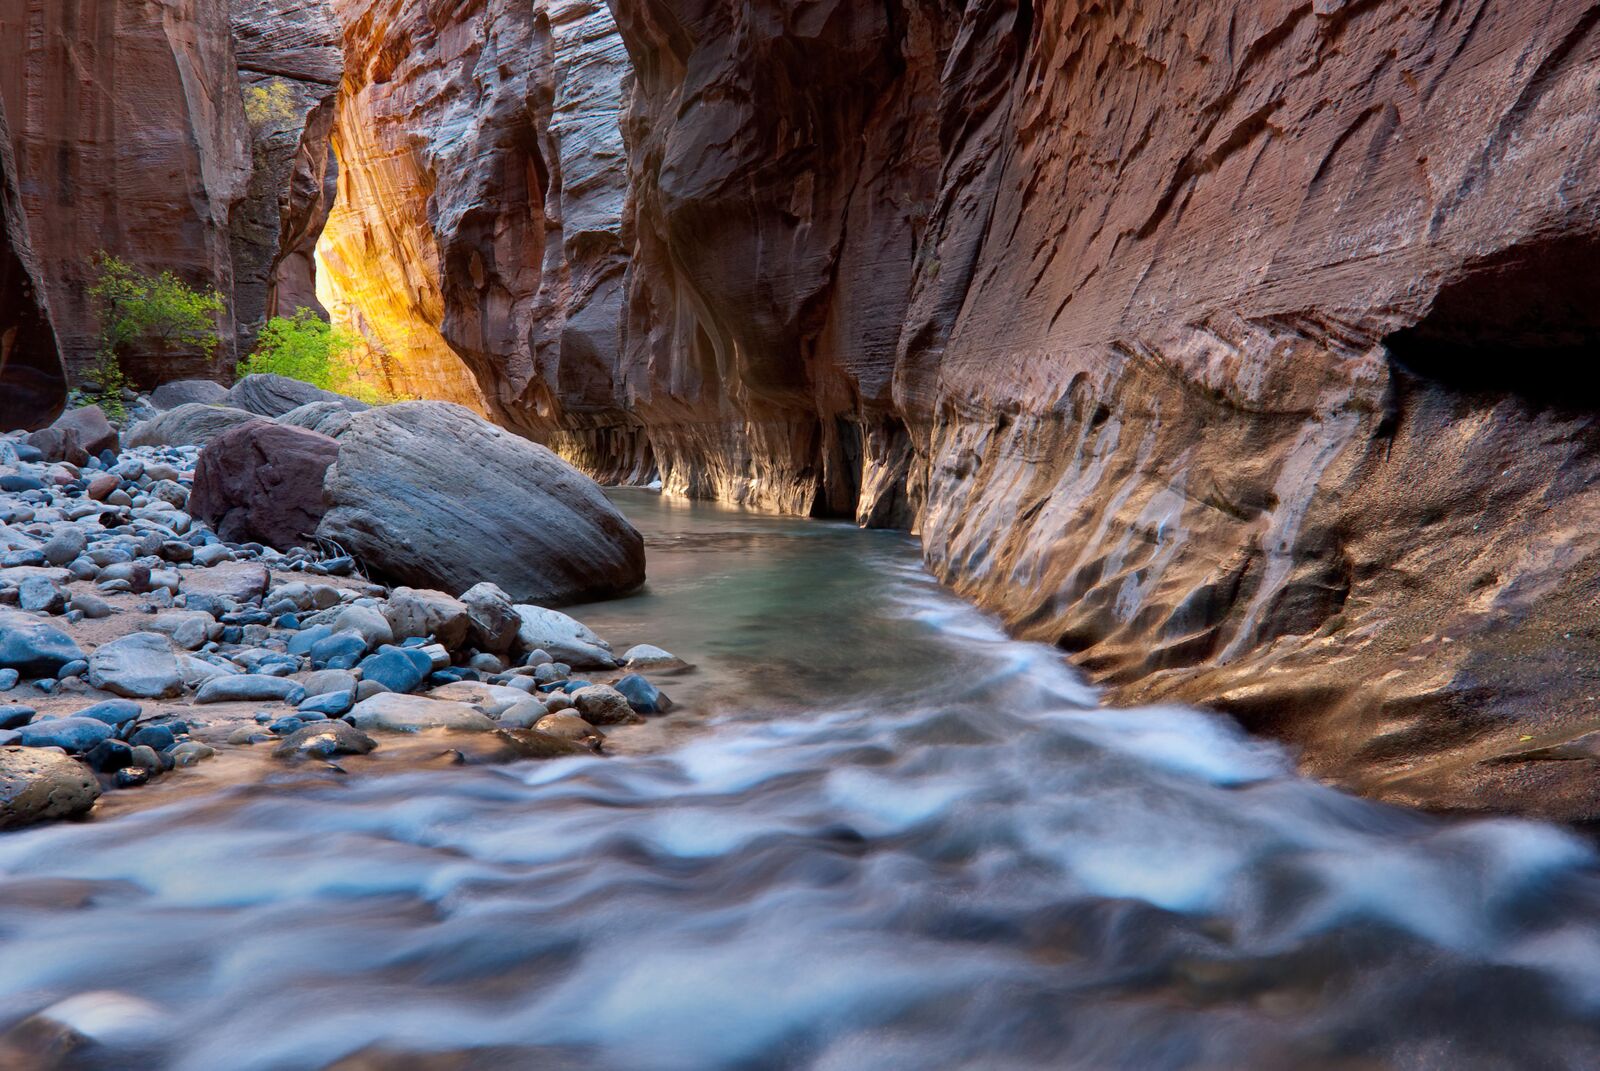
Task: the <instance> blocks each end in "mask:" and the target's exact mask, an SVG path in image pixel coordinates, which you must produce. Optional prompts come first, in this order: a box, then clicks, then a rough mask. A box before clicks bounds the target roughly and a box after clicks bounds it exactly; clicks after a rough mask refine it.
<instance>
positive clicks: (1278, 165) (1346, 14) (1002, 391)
mask: <svg viewBox="0 0 1600 1071" xmlns="http://www.w3.org/2000/svg"><path fill="white" fill-rule="evenodd" d="M617 11H618V21H619V25H620V27H621V30H622V33H623V36H624V38H625V39H626V40H627V42H628V45H629V49H630V53H631V54H632V55H633V56H634V57H635V60H636V63H637V66H638V71H639V74H638V81H637V85H636V90H635V94H634V97H633V100H632V104H631V107H630V111H629V117H628V124H627V132H628V136H629V148H630V155H631V160H632V165H633V169H634V182H635V188H634V191H633V205H634V208H635V216H634V218H633V221H632V223H633V233H634V236H635V244H634V260H633V264H632V266H631V268H630V280H629V324H628V326H629V331H628V333H627V344H626V352H625V355H624V359H623V361H622V364H621V366H620V368H619V370H618V372H617V381H618V383H619V384H620V389H621V392H622V394H623V395H624V396H626V397H630V398H633V399H635V400H636V401H637V405H636V412H637V414H638V416H639V418H640V419H641V420H642V421H643V422H644V424H645V426H646V438H647V440H648V444H649V448H650V450H651V452H652V454H653V457H654V460H655V462H656V463H657V464H658V465H659V466H660V468H661V473H662V476H663V478H664V480H665V482H666V485H667V486H668V488H669V489H675V490H678V491H683V492H687V493H693V494H702V495H714V496H716V497H721V498H725V499H732V500H738V501H746V502H752V503H755V504H760V505H766V506H770V507H776V508H783V509H791V510H795V509H798V510H812V511H828V512H836V511H842V510H848V509H851V508H852V507H853V508H854V511H855V512H856V514H857V516H858V518H860V519H861V520H863V521H865V522H868V523H881V522H883V521H898V520H901V519H910V520H911V521H912V522H913V523H914V524H915V526H916V527H917V529H918V530H919V531H920V532H921V534H922V537H923V540H924V544H925V547H926V550H927V555H928V558H929V560H930V562H931V563H932V565H933V566H934V568H935V569H936V570H937V571H938V572H939V573H940V575H942V576H944V577H945V578H946V579H948V580H950V581H951V582H953V583H954V584H955V585H956V586H957V588H958V589H959V590H961V591H962V592H964V593H966V594H968V595H971V596H973V597H975V598H977V599H979V600H981V601H983V602H985V603H987V604H988V605H991V606H993V607H995V608H997V609H999V610H1000V611H1001V612H1002V613H1003V614H1004V615H1005V617H1006V619H1007V620H1008V622H1009V623H1010V624H1011V625H1012V626H1013V627H1014V628H1015V629H1017V630H1018V631H1019V632H1021V633H1022V634H1023V635H1025V636H1028V637H1032V638H1036V639H1041V640H1046V641H1050V642H1055V643H1059V644H1060V645H1062V646H1063V647H1064V648H1066V649H1068V650H1070V651H1072V652H1074V653H1075V654H1076V655H1077V657H1078V660H1079V661H1080V663H1081V664H1082V665H1083V666H1084V667H1085V668H1086V669H1087V670H1088V671H1089V672H1090V673H1091V674H1092V675H1094V676H1095V677H1096V678H1097V679H1099V680H1101V681H1104V682H1106V683H1107V684H1108V685H1110V686H1111V687H1112V689H1113V695H1114V696H1115V697H1116V698H1118V699H1121V700H1148V699H1159V698H1178V699H1184V700H1191V701H1201V702H1211V703H1215V704H1217V705H1219V706H1221V707H1223V708H1224V709H1227V710H1231V711H1233V712H1235V713H1236V714H1238V715H1239V716H1240V717H1241V718H1242V719H1243V720H1245V722H1246V723H1247V724H1249V725H1250V726H1252V727H1254V728H1257V729H1261V730H1266V731H1271V732H1274V733H1277V734H1279V735H1281V736H1284V737H1287V738H1289V739H1291V740H1293V741H1295V742H1296V743H1298V744H1300V745H1302V746H1303V747H1304V749H1305V755H1306V760H1307V765H1308V767H1309V768H1310V769H1311V770H1312V771H1313V772H1316V773H1319V774H1323V775H1326V776H1329V777H1332V778H1335V779H1338V780H1341V781H1343V782H1345V783H1348V784H1351V785H1354V786H1356V787H1359V788H1362V789H1364V790H1367V791H1370V792H1373V793H1376V794H1379V795H1383V796H1386V797H1389V798H1393V799H1399V800H1418V801H1423V802H1429V803H1435V804H1443V805H1449V806H1461V807H1490V808H1499V807H1507V808H1512V809H1535V810H1543V811H1546V812H1547V813H1558V814H1562V815H1567V816H1584V817H1591V818H1592V817H1594V816H1595V815H1597V814H1600V779H1597V778H1595V777H1594V776H1593V772H1592V770H1590V769H1587V768H1585V769H1579V768H1578V766H1585V767H1586V766H1587V764H1562V763H1545V764H1542V765H1541V764H1527V763H1512V764H1495V763H1488V762H1484V761H1480V760H1487V759H1491V758H1493V757H1495V756H1497V755H1499V754H1501V753H1503V752H1505V751H1507V750H1510V749H1512V748H1514V747H1515V746H1516V743H1515V742H1516V739H1517V736H1518V735H1519V734H1522V733H1533V734H1536V735H1538V734H1547V735H1550V736H1553V737H1559V736H1561V735H1562V734H1573V733H1577V732H1580V731H1582V730H1584V729H1587V728H1591V727H1592V725H1591V722H1592V720H1593V715H1592V714H1591V713H1589V712H1590V710H1591V706H1590V703H1589V701H1588V698H1587V696H1588V695H1589V693H1590V692H1591V691H1592V689H1590V688H1589V687H1588V685H1587V684H1586V683H1584V681H1585V674H1583V673H1580V672H1576V671H1575V669H1576V667H1578V666H1587V665H1590V664H1593V662H1594V660H1595V658H1596V657H1597V656H1600V650H1597V649H1596V644H1595V642H1594V641H1593V640H1591V639H1587V638H1585V637H1587V636H1588V635H1589V631H1590V630H1591V629H1592V626H1593V625H1594V624H1595V615H1596V611H1595V609H1594V607H1593V606H1592V605H1591V602H1592V600H1589V599H1588V596H1587V594H1586V593H1587V592H1589V591H1592V589H1593V584H1594V583H1595V580H1596V574H1597V573H1600V553H1597V552H1600V536H1596V534H1595V533H1596V531H1600V526H1597V525H1596V524H1595V523H1594V522H1595V518H1596V511H1597V510H1600V500H1597V499H1596V497H1595V494H1596V492H1595V491H1594V490H1593V488H1594V487H1596V486H1597V483H1596V478H1597V477H1600V460H1597V457H1596V454H1595V452H1594V451H1593V450H1592V449H1591V447H1590V444H1591V443H1592V442H1593V441H1594V438H1595V436H1596V434H1597V433H1600V428H1597V427H1596V421H1595V418H1593V417H1592V416H1591V415H1590V409H1591V408H1592V407H1591V406H1590V404H1589V402H1588V401H1587V399H1586V398H1585V397H1584V396H1583V395H1581V394H1579V393H1577V392H1576V391H1575V389H1574V388H1575V384H1574V383H1573V382H1572V381H1571V378H1570V377H1571V368H1572V367H1573V364H1572V362H1571V357H1572V355H1574V354H1576V353H1578V352H1580V351H1582V349H1583V347H1585V346H1589V347H1591V348H1592V346H1593V344H1594V342H1595V341H1596V339H1597V338H1600V318H1597V316H1596V313H1595V311H1594V310H1596V309H1600V300H1597V298H1600V290H1597V284H1596V282H1595V280H1596V279H1597V278H1600V273H1597V272H1596V270H1595V267H1596V263H1597V261H1600V177H1597V176H1600V171H1597V170H1596V164H1597V162H1600V161H1597V159H1596V157H1597V155H1600V143H1596V141H1595V140H1594V139H1593V138H1592V137H1589V136H1588V135H1587V134H1586V133H1585V131H1586V130H1588V129H1589V127H1590V125H1591V118H1590V104H1589V103H1587V102H1590V101H1592V99H1593V95H1594V93H1595V92H1596V89H1597V85H1600V65H1597V63H1596V59H1597V57H1600V34H1597V26H1600V18H1597V16H1596V13H1595V11H1594V10H1593V8H1592V6H1591V5H1588V4H1585V3H1581V2H1578V0H1562V2H1557V3H1555V4H1553V5H1549V6H1547V7H1545V8H1541V9H1539V10H1537V11H1535V10H1531V9H1527V8H1525V7H1517V6H1515V5H1503V6H1484V5H1475V6H1472V7H1470V8H1467V9H1456V8H1453V7H1441V6H1439V5H1376V4H1360V3H1340V2H1332V3H1317V4H1300V3H1293V2H1288V0H1274V2H1268V3H1263V4H1255V5H1248V6H1246V7H1241V6H1238V5H1226V4H1216V3H1209V2H1200V0H1162V2H1159V3H1155V4H1140V5H1132V6H1124V7H1123V8H1121V9H1117V8H1112V9H1107V8H1106V7H1105V6H1104V5H1085V4H1080V3H1077V2H1072V0H1049V2H1045V3H1042V4H1035V5H1023V6H1012V5H1007V4H998V5H978V4H971V5H967V6H966V7H965V9H963V10H961V11H959V12H949V13H947V12H946V11H944V10H943V9H941V8H937V7H934V6H931V5H924V4H920V3H910V4H907V3H895V4H891V5H888V6H887V7H879V8H864V7H860V6H852V5H844V4H839V3H824V4H822V5H820V6H818V5H809V6H802V5H798V4H794V3H790V2H788V0H758V2H757V3H756V4H755V5H754V6H751V5H748V4H737V5H735V4H719V3H713V4H709V5H706V4H693V5H691V4H688V3H682V2H676V0H667V2H666V3H664V4H663V3H650V4H646V3H643V2H641V0H619V2H618V4H617ZM626 433H628V429H627V428H621V429H619V434H626ZM1524 746H1526V745H1524Z"/></svg>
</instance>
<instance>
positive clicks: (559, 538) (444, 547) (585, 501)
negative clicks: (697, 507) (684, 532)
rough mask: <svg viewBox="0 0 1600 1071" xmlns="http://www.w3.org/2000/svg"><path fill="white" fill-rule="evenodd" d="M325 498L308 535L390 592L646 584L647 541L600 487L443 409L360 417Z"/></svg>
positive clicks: (578, 595)
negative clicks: (400, 587)
mask: <svg viewBox="0 0 1600 1071" xmlns="http://www.w3.org/2000/svg"><path fill="white" fill-rule="evenodd" d="M324 494H325V496H326V498H327V502H328V507H329V508H328V512H327V514H326V515H325V516H324V517H323V519H322V524H321V525H320V526H319V528H318V529H317V534H318V535H321V536H324V537H326V538H329V539H332V540H334V541H336V542H337V543H338V544H339V545H340V546H342V547H344V548H346V549H347V550H349V551H350V552H351V553H353V554H355V555H356V556H357V557H359V558H360V559H361V560H362V561H363V562H365V564H366V565H367V567H368V568H369V569H371V570H372V571H373V572H374V573H377V574H380V575H382V576H384V577H386V578H388V579H389V580H391V581H394V582H397V583H403V584H409V585H412V586H414V587H422V588H437V589H441V590H444V591H465V590H466V589H468V588H470V587H473V586H474V585H476V584H478V583H480V582H483V581H489V582H491V583H493V584H496V585H498V586H499V587H500V588H502V589H503V590H504V591H505V592H506V593H507V594H508V595H509V596H510V597H511V598H513V599H516V600H518V601H524V602H564V601H572V600H577V599H582V598H594V597H603V596H607V595H615V594H619V593H621V592H624V591H628V590H629V589H631V588H634V587H637V586H638V585H639V584H640V583H642V582H643V580H644V540H643V539H642V538H641V537H640V535H639V533H638V532H637V531H635V530H634V528H633V526H632V525H631V524H629V523H628V522H627V520H626V519H625V518H624V517H623V516H622V514H621V513H620V512H618V510H617V509H616V507H615V506H613V505H612V504H611V502H610V501H609V500H607V498H606V496H605V495H604V493H602V492H601V490H600V487H599V485H598V484H596V483H595V482H594V481H593V480H591V479H589V478H588V477H587V476H584V475H583V474H582V473H580V472H579V471H578V470H577V469H575V468H573V467H572V466H571V465H568V464H567V463H566V462H565V461H562V460H561V459H560V458H559V457H557V456H556V455H555V454H554V453H552V452H551V451H550V450H547V449H545V448H544V447H542V446H539V445H537V444H536V443H532V442H529V441H528V440H526V439H522V438H519V437H518V436H516V435H513V434H511V433H510V432H508V431H504V430H502V429H501V428H497V427H495V426H494V425H493V424H490V423H489V422H488V421H486V420H483V419H482V418H480V417H478V416H476V415H475V414H473V413H472V412H471V411H469V410H467V409H464V408H462V407H461V406H458V405H451V404H449V403H448V402H402V403H400V404H398V405H391V406H386V407H384V408H381V409H373V410H369V411H368V412H365V413H359V414H357V415H356V417H355V419H354V420H353V421H352V422H351V424H350V427H349V429H348V430H347V431H345V433H344V435H343V436H342V437H341V438H340V439H339V458H338V461H337V462H336V463H335V464H334V466H333V467H332V468H331V469H329V470H328V478H327V481H326V483H325V485H324Z"/></svg>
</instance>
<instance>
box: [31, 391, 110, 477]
mask: <svg viewBox="0 0 1600 1071" xmlns="http://www.w3.org/2000/svg"><path fill="white" fill-rule="evenodd" d="M117 444H118V439H117V429H116V428H114V427H112V426H111V422H110V421H109V420H107V419H106V415H105V413H103V412H101V411H100V407H99V406H98V405H86V406H84V407H83V408H81V409H74V410H72V411H71V412H69V413H65V414H63V415H62V416H61V417H60V418H59V419H58V420H57V421H56V422H55V423H54V424H51V425H50V426H49V427H48V428H45V429H44V430H43V431H36V432H34V433H33V434H32V435H30V436H28V445H30V446H32V447H35V448H36V449H38V450H39V451H40V452H41V453H43V454H44V456H45V459H46V460H48V461H70V462H72V463H73V464H82V463H83V462H84V460H85V459H87V458H89V457H92V456H95V455H97V454H99V453H100V452H101V451H102V450H116V449H117Z"/></svg>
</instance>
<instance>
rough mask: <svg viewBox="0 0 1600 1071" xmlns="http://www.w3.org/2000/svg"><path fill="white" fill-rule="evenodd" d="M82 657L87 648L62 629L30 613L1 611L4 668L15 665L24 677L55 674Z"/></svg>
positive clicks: (1, 661) (0, 647)
mask: <svg viewBox="0 0 1600 1071" xmlns="http://www.w3.org/2000/svg"><path fill="white" fill-rule="evenodd" d="M82 658H83V651H82V650H81V649H80V648H79V647H78V645H77V644H76V643H74V642H72V637H71V636H68V635H67V634H66V633H65V632H62V631H61V630H60V629H58V628H52V627H51V626H49V625H47V624H45V623H43V622H42V621H39V620H38V619H36V618H33V617H29V616H28V615H27V614H18V613H4V612H0V669H14V670H16V671H17V672H18V673H20V674H21V675H22V676H24V677H53V676H55V675H56V672H57V671H58V670H60V669H61V667H62V666H64V665H66V664H67V663H69V662H77V661H80V660H81V659H82Z"/></svg>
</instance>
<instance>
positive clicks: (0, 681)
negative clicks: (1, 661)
mask: <svg viewBox="0 0 1600 1071" xmlns="http://www.w3.org/2000/svg"><path fill="white" fill-rule="evenodd" d="M21 679H22V674H20V673H18V672H17V671H16V670H14V669H0V692H9V691H10V690H11V689H13V688H15V687H16V686H17V682H18V681H20V680H21Z"/></svg>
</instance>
